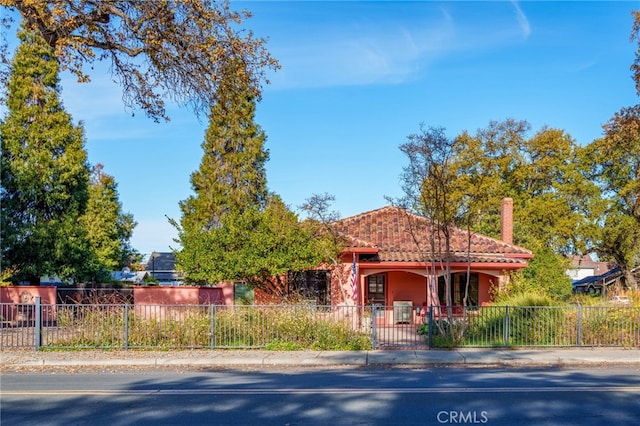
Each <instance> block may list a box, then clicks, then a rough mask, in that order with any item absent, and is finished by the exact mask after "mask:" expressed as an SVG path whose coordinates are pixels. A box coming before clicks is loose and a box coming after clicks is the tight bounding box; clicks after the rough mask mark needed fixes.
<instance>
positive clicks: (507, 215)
mask: <svg viewBox="0 0 640 426" xmlns="http://www.w3.org/2000/svg"><path fill="white" fill-rule="evenodd" d="M500 238H501V239H502V241H504V242H505V243H507V244H513V198H503V199H502V213H501V217H500Z"/></svg>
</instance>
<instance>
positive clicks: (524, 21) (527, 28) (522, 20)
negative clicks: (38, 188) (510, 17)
mask: <svg viewBox="0 0 640 426" xmlns="http://www.w3.org/2000/svg"><path fill="white" fill-rule="evenodd" d="M511 4H512V5H513V7H514V8H515V10H516V19H517V20H518V25H519V26H520V30H521V31H522V35H523V37H524V38H525V39H527V38H529V36H530V35H531V25H530V24H529V19H528V18H527V15H525V14H524V12H523V11H522V9H521V8H520V5H519V4H518V2H517V1H512V2H511Z"/></svg>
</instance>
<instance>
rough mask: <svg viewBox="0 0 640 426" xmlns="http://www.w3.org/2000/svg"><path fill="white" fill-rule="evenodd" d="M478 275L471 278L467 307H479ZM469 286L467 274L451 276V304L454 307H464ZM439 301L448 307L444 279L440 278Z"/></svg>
mask: <svg viewBox="0 0 640 426" xmlns="http://www.w3.org/2000/svg"><path fill="white" fill-rule="evenodd" d="M478 282H479V277H478V274H471V275H470V276H469V296H468V299H467V306H478ZM466 286H467V274H466V273H457V274H451V302H452V304H453V305H457V306H462V302H463V301H464V291H465V287H466ZM438 299H439V300H440V304H441V305H446V304H447V303H446V302H447V296H446V292H445V281H444V277H443V276H442V277H438Z"/></svg>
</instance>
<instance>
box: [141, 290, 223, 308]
mask: <svg viewBox="0 0 640 426" xmlns="http://www.w3.org/2000/svg"><path fill="white" fill-rule="evenodd" d="M133 303H134V304H136V305H208V304H216V305H218V304H224V296H223V292H222V289H221V288H218V287H195V286H193V287H185V286H181V287H134V289H133Z"/></svg>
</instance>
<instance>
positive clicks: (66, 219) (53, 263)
mask: <svg viewBox="0 0 640 426" xmlns="http://www.w3.org/2000/svg"><path fill="white" fill-rule="evenodd" d="M19 37H20V40H21V44H20V46H19V48H18V51H17V53H16V56H15V59H14V61H13V64H12V73H11V78H10V80H9V82H8V87H7V89H8V90H7V92H8V96H7V109H8V113H7V115H6V117H5V119H4V120H3V121H2V123H1V124H0V136H1V139H2V157H1V161H2V171H1V178H2V187H1V204H2V206H1V224H0V225H1V242H0V243H1V246H2V269H3V270H12V271H14V274H13V275H12V277H11V280H12V281H18V280H28V281H30V282H31V283H34V284H37V283H39V279H40V276H41V275H57V276H59V277H60V278H74V279H76V280H77V279H82V278H84V277H86V276H87V275H90V274H91V272H92V269H93V268H95V266H96V265H95V262H94V261H93V259H92V254H91V250H90V249H89V242H88V239H87V236H86V232H85V229H84V228H83V227H82V226H79V222H80V218H81V217H82V215H83V214H84V212H85V209H86V205H87V199H88V190H87V184H88V178H89V167H88V164H87V154H86V151H85V149H84V136H83V130H82V128H81V127H80V126H76V125H74V124H73V123H72V120H71V117H70V115H69V114H68V113H66V112H65V111H64V109H63V107H62V104H61V102H60V99H59V85H58V84H59V78H58V63H57V62H56V60H55V57H54V55H53V49H52V48H51V47H50V46H49V45H47V44H46V43H45V42H44V41H43V40H42V38H40V37H39V36H35V35H33V34H30V33H27V32H21V33H20V35H19Z"/></svg>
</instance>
